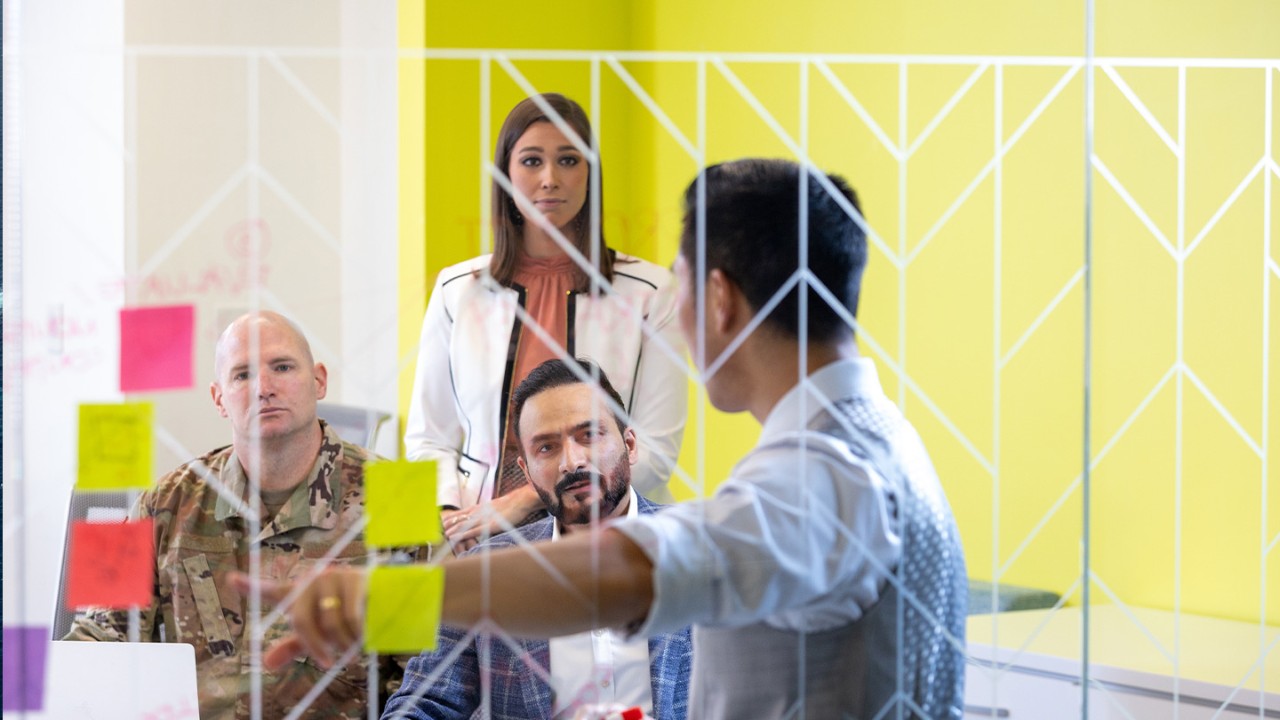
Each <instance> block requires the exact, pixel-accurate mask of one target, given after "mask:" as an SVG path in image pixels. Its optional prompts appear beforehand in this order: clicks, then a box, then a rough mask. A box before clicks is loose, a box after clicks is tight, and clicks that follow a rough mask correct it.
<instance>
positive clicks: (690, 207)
mask: <svg viewBox="0 0 1280 720" xmlns="http://www.w3.org/2000/svg"><path fill="white" fill-rule="evenodd" d="M802 171H803V170H802V168H801V166H800V165H797V164H796V163H793V162H790V161H786V160H761V159H747V160H736V161H734V162H727V163H721V164H719V165H712V166H711V167H708V168H707V169H706V170H704V171H703V178H704V182H705V184H706V189H705V193H706V195H705V197H706V204H705V206H704V208H703V209H704V210H705V213H706V272H708V273H709V272H711V271H712V270H715V269H719V270H720V271H721V272H723V273H724V274H725V275H726V276H727V277H728V278H729V279H730V280H732V281H733V282H734V283H736V284H737V285H738V286H739V287H740V288H741V289H742V292H743V293H744V294H745V295H746V297H747V301H748V302H749V303H750V304H751V307H752V308H754V309H756V310H759V309H760V308H762V307H764V305H766V304H767V303H768V302H769V300H770V299H771V298H772V297H773V295H774V294H775V293H776V292H777V291H778V289H779V288H781V287H782V286H783V285H784V284H785V283H786V282H787V280H789V279H790V278H791V276H792V275H793V274H795V271H796V268H798V267H799V265H800V254H799V248H800V243H799V238H800V180H801V175H800V173H801V172H802ZM809 172H810V173H811V174H810V176H809V182H808V192H807V198H808V205H809V208H808V237H809V242H808V248H809V257H808V267H809V271H810V272H811V273H813V275H814V276H815V277H816V278H817V279H818V281H820V282H821V283H822V284H823V285H825V286H826V288H827V289H828V290H830V291H831V294H832V295H834V296H835V297H836V298H837V299H838V300H839V301H840V302H841V303H842V304H843V305H844V307H845V308H847V309H848V311H849V312H850V313H851V314H852V315H854V316H855V317H856V316H857V314H858V294H859V292H860V290H861V287H862V271H863V268H865V267H866V264H867V237H866V232H865V230H864V229H863V225H862V224H861V220H860V219H859V220H854V219H853V217H851V216H850V215H849V213H847V212H845V209H844V208H842V207H841V206H840V204H839V203H838V202H837V201H836V199H835V198H833V197H832V196H831V195H830V194H828V193H827V190H826V188H824V187H823V185H822V183H821V182H820V177H825V179H826V180H828V181H830V183H831V185H833V186H834V187H835V189H836V190H837V191H838V192H839V193H840V194H841V195H843V196H844V199H845V200H847V201H848V203H849V204H850V205H852V207H853V208H854V209H855V210H858V214H859V216H860V215H861V214H862V211H861V209H860V208H859V207H858V196H857V194H855V193H854V191H853V188H851V187H849V184H848V183H847V182H845V180H844V178H842V177H840V176H839V175H821V174H820V171H818V170H814V169H810V170H809ZM697 222H698V181H697V180H694V182H693V184H691V185H689V188H688V190H686V191H685V195H684V230H683V232H682V234H681V237H680V254H681V255H682V256H683V257H684V261H685V263H687V264H688V266H689V269H690V272H691V273H692V274H695V275H696V273H697V264H696V260H697V241H698V233H697ZM797 290H798V288H797V289H793V290H791V291H790V292H789V293H787V295H786V297H785V298H783V300H782V301H781V303H779V304H778V306H777V308H775V309H774V311H773V312H772V313H771V314H770V315H769V317H768V318H766V320H765V323H767V324H768V325H769V326H771V327H773V328H775V329H779V330H783V331H785V332H786V333H787V334H788V335H790V336H792V337H799V336H800V317H799V316H800V308H799V303H800V300H799V298H800V295H799V292H798V291H797ZM808 293H809V296H808V303H809V305H808V323H807V328H808V336H809V338H810V339H812V340H817V341H829V340H834V339H836V338H839V337H840V336H841V334H843V333H845V332H849V331H850V328H849V326H848V325H847V324H846V323H845V322H844V320H843V319H842V318H841V317H840V315H839V314H837V312H836V311H835V309H833V308H832V307H831V306H830V305H828V304H827V303H826V301H825V300H823V298H822V297H821V296H819V295H818V294H817V292H816V291H815V290H813V289H812V288H809V290H808Z"/></svg>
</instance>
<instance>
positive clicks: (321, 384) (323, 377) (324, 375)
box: [312, 362, 329, 400]
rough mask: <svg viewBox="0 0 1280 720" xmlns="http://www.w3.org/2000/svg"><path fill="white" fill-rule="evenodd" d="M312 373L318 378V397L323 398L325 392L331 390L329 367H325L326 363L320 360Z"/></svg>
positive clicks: (318, 398)
mask: <svg viewBox="0 0 1280 720" xmlns="http://www.w3.org/2000/svg"><path fill="white" fill-rule="evenodd" d="M312 373H313V374H314V375H315V378H316V399H317V400H323V399H324V396H325V393H327V392H329V368H327V367H325V366H324V363H322V362H318V363H316V364H315V369H314V370H313V371H312Z"/></svg>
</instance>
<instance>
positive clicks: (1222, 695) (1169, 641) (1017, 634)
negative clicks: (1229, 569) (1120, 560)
mask: <svg viewBox="0 0 1280 720" xmlns="http://www.w3.org/2000/svg"><path fill="white" fill-rule="evenodd" d="M1089 622H1090V633H1089V637H1090V647H1089V656H1090V671H1089V683H1090V690H1089V693H1088V702H1089V718H1090V720H1103V719H1106V720H1111V719H1113V718H1115V719H1118V718H1129V719H1132V720H1145V719H1146V718H1153V719H1157V718H1158V719H1159V720H1168V719H1169V718H1179V719H1180V720H1202V719H1203V720H1209V719H1210V718H1219V719H1221V720H1245V719H1246V718H1253V719H1255V720H1256V719H1257V718H1259V717H1267V718H1280V652H1278V651H1276V649H1275V647H1276V645H1278V644H1280V643H1277V639H1278V638H1280V628H1277V627H1271V626H1262V625H1260V624H1258V623H1245V622H1236V621H1231V620H1219V619H1215V618H1206V617H1200V616H1196V615H1189V614H1187V613H1183V614H1182V615H1181V616H1175V615H1174V614H1173V613H1171V612H1166V611H1163V610H1150V609H1146V608H1130V609H1124V608H1121V607H1118V606H1115V605H1097V606H1094V607H1093V609H1092V612H1091V613H1090V620H1089ZM1082 625H1083V611H1082V610H1081V608H1078V607H1068V608H1061V609H1059V610H1057V611H1053V610H1027V611H1022V612H1009V613H998V614H996V615H973V616H970V618H969V622H968V628H967V638H966V640H967V643H968V648H969V658H968V660H969V661H968V664H967V666H966V668H965V676H966V684H965V704H966V712H965V717H966V718H981V717H1002V718H1010V719H1011V720H1022V719H1023V718H1034V719H1035V720H1055V719H1056V718H1064V719H1067V718H1079V717H1081V704H1082V702H1083V701H1084V694H1083V693H1082V692H1081V675H1082V665H1081V661H1080V658H1081V655H1082V648H1081V644H1082V642H1081V638H1082V635H1081V628H1082ZM1260 709H1261V710H1262V711H1263V712H1262V714H1261V715H1260V713H1259V711H1260Z"/></svg>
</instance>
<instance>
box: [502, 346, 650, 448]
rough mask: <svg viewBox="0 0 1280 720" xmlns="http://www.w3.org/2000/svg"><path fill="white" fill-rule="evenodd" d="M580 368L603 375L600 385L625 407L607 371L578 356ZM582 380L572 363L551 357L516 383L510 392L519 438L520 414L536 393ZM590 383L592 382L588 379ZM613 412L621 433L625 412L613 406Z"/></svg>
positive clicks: (597, 375) (512, 421) (625, 424)
mask: <svg viewBox="0 0 1280 720" xmlns="http://www.w3.org/2000/svg"><path fill="white" fill-rule="evenodd" d="M573 362H574V363H575V364H576V365H577V366H578V368H579V369H580V370H581V371H582V372H584V373H586V375H587V377H588V378H592V377H598V378H600V382H599V387H600V389H601V390H604V391H605V393H606V394H607V395H608V396H609V397H610V398H611V399H612V400H613V401H614V402H615V403H617V404H618V407H620V408H621V407H624V406H623V404H622V396H621V395H619V394H618V391H617V390H614V389H613V385H612V384H611V383H610V382H609V376H608V375H605V374H604V370H603V369H602V368H600V367H599V366H598V365H596V364H595V363H593V362H591V361H590V360H584V359H582V358H577V359H575V360H574V361H573ZM581 382H582V379H581V378H580V377H578V374H577V373H575V372H574V371H573V368H571V367H569V364H568V363H566V362H565V361H563V360H559V359H556V360H548V361H546V362H544V363H542V364H541V365H539V366H538V367H536V368H534V369H533V370H530V371H529V374H528V375H526V376H525V378H524V380H522V381H520V384H519V385H517V386H516V389H515V392H513V393H511V412H512V417H511V426H512V428H513V429H514V430H515V433H516V437H517V438H518V437H520V416H521V415H522V414H523V413H524V404H525V403H526V402H528V401H529V398H531V397H533V396H534V395H538V394H540V393H543V392H546V391H547V390H552V389H554V388H558V387H563V386H565V385H576V384H578V383H581ZM588 382H589V381H588ZM610 410H611V411H612V412H613V419H614V421H615V422H617V423H618V432H623V431H624V430H626V429H627V427H628V424H627V420H626V418H625V417H624V416H623V415H620V414H619V413H618V412H617V411H615V410H613V409H612V408H610Z"/></svg>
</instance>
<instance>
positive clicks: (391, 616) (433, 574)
mask: <svg viewBox="0 0 1280 720" xmlns="http://www.w3.org/2000/svg"><path fill="white" fill-rule="evenodd" d="M443 601H444V568H442V567H440V566H439V565H383V566H380V567H375V568H374V569H373V570H372V571H370V573H369V600H368V602H367V603H366V605H365V620H364V649H365V652H377V653H383V654H398V653H417V652H422V651H423V650H434V649H435V647H436V631H437V630H438V629H439V628H440V605H441V603H442V602H443Z"/></svg>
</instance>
